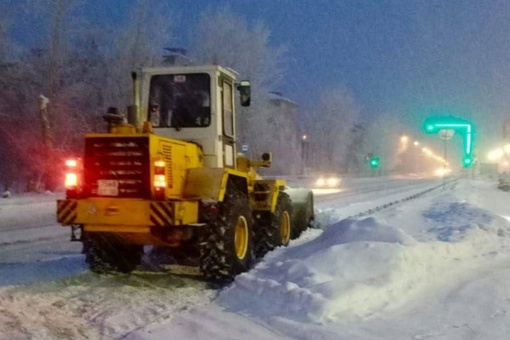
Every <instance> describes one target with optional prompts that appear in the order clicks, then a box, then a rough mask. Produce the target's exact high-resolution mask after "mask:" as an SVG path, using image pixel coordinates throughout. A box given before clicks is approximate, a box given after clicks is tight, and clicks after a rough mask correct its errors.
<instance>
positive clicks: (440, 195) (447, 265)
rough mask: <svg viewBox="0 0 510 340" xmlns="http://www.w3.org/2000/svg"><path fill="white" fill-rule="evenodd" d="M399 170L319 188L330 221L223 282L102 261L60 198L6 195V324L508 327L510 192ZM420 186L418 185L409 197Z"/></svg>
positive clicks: (2, 246) (380, 329)
mask: <svg viewBox="0 0 510 340" xmlns="http://www.w3.org/2000/svg"><path fill="white" fill-rule="evenodd" d="M393 180H394V181H395V183H397V184H396V186H393V185H388V183H389V182H390V181H388V180H383V181H381V182H379V184H377V179H375V180H374V179H367V180H359V181H358V186H357V187H356V184H354V185H353V186H352V187H351V186H350V185H348V183H346V186H345V187H344V188H343V190H341V191H340V192H337V193H334V192H329V193H325V192H317V193H316V194H317V199H316V210H317V216H318V220H319V225H321V226H322V227H323V229H324V230H322V229H312V230H309V231H307V232H306V233H305V234H304V235H303V236H302V237H301V238H300V239H299V240H295V241H293V242H291V244H290V246H289V247H288V248H279V249H276V250H275V251H273V252H271V253H269V254H268V255H267V256H266V257H265V258H264V259H262V260H261V261H259V263H258V264H257V265H256V266H255V268H254V269H253V270H251V271H250V272H248V273H245V274H242V275H240V276H239V277H238V278H237V279H236V281H235V282H234V283H233V284H232V285H230V286H229V287H227V288H225V289H223V290H221V291H218V290H214V289H210V288H208V287H207V285H206V284H205V283H204V282H202V281H201V280H200V279H199V278H197V277H188V276H183V275H180V276H179V275H177V276H176V275H173V274H170V273H168V272H149V271H136V272H135V273H134V274H132V275H131V276H124V275H112V276H99V275H96V274H93V273H90V272H89V271H88V270H87V269H86V266H85V263H84V259H83V256H82V255H81V254H80V253H79V244H74V243H71V242H69V235H68V233H67V230H65V229H64V228H61V227H59V226H58V225H57V224H56V223H54V222H52V218H54V210H53V209H54V199H55V197H51V196H43V197H31V196H25V197H14V198H12V199H10V200H2V201H0V285H1V286H2V288H0V334H2V336H4V335H5V336H7V337H8V338H9V339H11V338H21V339H24V338H35V339H54V338H72V339H76V338H78V339H79V338H93V339H95V338H106V339H110V338H124V337H125V338H128V339H166V338H170V337H171V338H179V339H240V338H243V339H279V338H284V339H467V338H471V339H506V338H507V334H510V288H509V287H510V286H509V285H507V282H508V280H509V279H510V258H509V253H510V222H509V219H510V210H508V208H507V206H508V203H507V202H508V201H509V198H510V195H509V194H508V193H505V192H501V191H498V190H497V189H496V188H495V187H496V185H495V183H493V182H491V181H482V180H479V181H476V180H460V181H453V182H451V183H449V184H447V185H446V186H445V188H444V189H443V187H442V185H441V182H440V181H438V180H431V181H425V180H416V179H402V178H401V179H392V181H393ZM353 182H355V181H353ZM369 182H370V183H372V184H370V183H369ZM356 188H357V189H356ZM431 188H436V189H434V190H432V191H430V190H429V189H431ZM356 190H357V193H356V194H353V193H354V192H356ZM348 192H349V194H347V193H348ZM423 192H426V193H425V194H423V195H421V196H418V194H419V193H423ZM409 197H416V198H415V199H411V200H407V201H403V200H404V199H405V198H409ZM389 203H395V204H394V205H391V206H388V204H389ZM31 204H35V205H36V206H38V207H39V208H38V209H41V210H37V211H36V209H35V208H34V209H31V208H30V206H31ZM44 204H47V206H46V209H44V208H40V207H42V206H44ZM385 205H386V209H384V210H381V211H377V212H376V211H375V207H380V206H385ZM16 210H17V213H18V216H19V218H16V217H13V216H16ZM367 211H372V213H371V214H370V215H369V216H360V217H358V218H348V217H350V216H356V215H359V214H360V213H363V212H367ZM6 212H7V213H6ZM43 216H44V217H43ZM5 221H9V223H7V222H5ZM24 221H28V223H27V222H24ZM30 221H39V222H30ZM32 223H35V224H32ZM37 223H39V224H40V226H41V228H40V229H37V228H35V229H34V228H33V227H34V226H37ZM52 226H53V227H52ZM53 228H55V229H53ZM54 230H58V231H56V232H55V231H54ZM29 235H30V236H29ZM23 237H25V241H23ZM18 284H21V285H18ZM0 338H1V336H0Z"/></svg>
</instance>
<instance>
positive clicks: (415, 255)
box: [219, 195, 509, 323]
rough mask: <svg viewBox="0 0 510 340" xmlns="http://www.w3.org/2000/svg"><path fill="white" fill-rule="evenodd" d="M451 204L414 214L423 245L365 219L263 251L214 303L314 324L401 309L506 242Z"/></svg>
mask: <svg viewBox="0 0 510 340" xmlns="http://www.w3.org/2000/svg"><path fill="white" fill-rule="evenodd" d="M453 198H455V197H451V196H448V195H443V196H440V197H438V198H437V199H436V200H435V202H433V203H432V204H431V206H429V207H428V209H425V210H423V211H421V216H420V215H418V216H415V218H417V219H422V221H420V224H422V225H423V230H422V231H421V233H425V234H428V237H426V239H427V241H420V242H419V241H417V240H416V238H415V237H413V236H411V235H409V234H408V233H406V232H405V231H404V230H403V229H402V228H399V227H397V226H392V225H387V224H385V223H382V222H381V221H379V220H378V219H375V218H373V217H370V218H365V219H361V220H354V219H346V220H343V221H339V222H337V223H334V224H332V225H330V226H329V227H328V228H327V229H326V230H325V231H324V232H322V233H321V234H320V235H319V236H318V237H317V238H315V239H314V240H312V241H310V242H307V243H301V244H296V245H293V246H292V247H291V248H289V249H277V250H275V251H274V252H272V253H270V254H269V255H268V256H266V258H265V259H264V260H263V261H262V262H260V263H259V264H258V265H257V266H256V267H255V268H254V270H252V271H250V272H249V273H245V274H242V275H240V276H239V277H238V278H237V279H236V281H235V283H234V284H233V285H232V286H231V287H230V288H228V289H226V290H225V291H223V292H222V294H221V295H220V297H219V303H220V305H222V306H224V307H225V308H227V309H228V310H233V311H237V312H241V313H245V314H247V315H252V316H262V315H264V316H265V317H268V316H269V317H271V316H278V317H285V318H289V317H290V318H292V319H294V320H296V321H306V322H315V323H324V322H330V321H335V320H340V319H341V320H364V319H369V318H370V317H372V316H375V315H380V314H381V313H382V312H383V311H385V310H391V309H393V308H395V307H398V306H401V305H403V304H405V303H406V302H408V301H410V300H412V299H413V298H414V297H416V296H417V295H419V294H420V293H421V292H422V291H423V290H424V289H426V288H428V289H430V288H431V287H433V286H435V285H439V284H441V281H444V280H450V279H452V278H453V277H455V275H460V273H461V272H462V270H463V269H464V270H465V269H466V268H467V267H470V266H475V265H476V264H477V263H478V261H481V260H483V259H484V256H487V255H490V254H494V253H497V251H498V250H499V249H502V248H503V247H504V246H505V245H508V243H509V237H508V236H509V223H508V222H507V221H506V220H505V219H503V218H501V217H498V216H496V215H494V214H492V213H490V212H488V211H486V210H483V209H480V208H477V207H475V206H472V205H470V204H469V203H467V202H464V201H462V200H457V201H453V202H452V199H453ZM410 222H411V221H410ZM402 227H403V228H405V225H404V226H402ZM313 232H314V233H320V231H313ZM465 260H467V261H465Z"/></svg>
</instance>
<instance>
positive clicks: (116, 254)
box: [84, 233, 143, 274]
mask: <svg viewBox="0 0 510 340" xmlns="http://www.w3.org/2000/svg"><path fill="white" fill-rule="evenodd" d="M84 252H85V260H86V262H87V263H88V264H89V268H90V270H91V271H93V272H95V273H99V274H103V273H110V272H120V273H130V272H132V271H133V270H134V269H135V268H136V266H137V265H139V264H140V261H141V258H142V253H143V247H142V246H137V245H130V244H127V243H125V242H124V241H123V240H122V239H120V238H118V237H116V236H115V235H106V234H102V233H87V235H86V238H85V240H84Z"/></svg>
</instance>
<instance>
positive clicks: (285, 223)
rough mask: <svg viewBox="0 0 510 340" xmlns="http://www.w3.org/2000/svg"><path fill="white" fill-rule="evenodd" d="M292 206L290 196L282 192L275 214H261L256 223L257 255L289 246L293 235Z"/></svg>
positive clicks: (260, 255)
mask: <svg viewBox="0 0 510 340" xmlns="http://www.w3.org/2000/svg"><path fill="white" fill-rule="evenodd" d="M291 216H292V204H291V201H290V198H289V196H288V195H287V194H286V193H284V192H280V194H279V195H278V201H277V203H276V209H275V212H274V213H264V214H261V215H260V217H259V218H257V219H256V222H255V224H256V225H255V228H254V229H255V254H256V255H257V257H262V256H264V255H265V254H266V253H267V252H269V251H271V250H273V249H274V248H276V247H278V246H287V245H288V244H289V241H290V239H291V236H292V234H293V223H292V219H291Z"/></svg>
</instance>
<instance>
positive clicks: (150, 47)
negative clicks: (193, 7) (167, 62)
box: [105, 0, 173, 108]
mask: <svg viewBox="0 0 510 340" xmlns="http://www.w3.org/2000/svg"><path fill="white" fill-rule="evenodd" d="M127 18H128V19H127V20H126V21H125V22H124V23H123V24H121V25H120V26H118V27H117V28H112V29H111V32H110V35H111V36H110V37H109V38H113V40H110V41H114V42H115V43H114V44H113V46H112V51H111V52H112V56H113V60H111V61H110V62H109V64H108V68H107V86H106V88H105V99H106V100H107V101H108V102H109V103H110V104H109V106H117V107H119V108H123V107H125V106H126V105H128V104H130V103H131V101H130V100H131V94H132V87H131V72H132V71H136V70H137V69H138V68H140V67H146V66H157V65H160V64H161V62H162V60H163V57H162V52H163V48H165V47H168V46H170V44H171V41H172V33H171V28H172V22H173V20H172V18H173V14H172V11H171V9H170V5H169V4H168V3H165V2H162V1H158V0H136V1H134V2H133V4H132V5H131V7H130V9H129V13H128V15H127Z"/></svg>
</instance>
